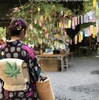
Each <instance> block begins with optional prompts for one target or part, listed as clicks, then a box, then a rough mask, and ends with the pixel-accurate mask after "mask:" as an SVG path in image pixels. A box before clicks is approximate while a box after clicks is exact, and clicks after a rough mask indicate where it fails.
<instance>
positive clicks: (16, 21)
mask: <svg viewBox="0 0 99 100" xmlns="http://www.w3.org/2000/svg"><path fill="white" fill-rule="evenodd" d="M22 29H24V30H25V31H26V29H27V22H26V21H25V20H24V19H21V18H13V19H12V20H11V22H10V25H9V27H8V31H7V32H8V34H9V35H10V36H19V34H20V31H21V30H22Z"/></svg>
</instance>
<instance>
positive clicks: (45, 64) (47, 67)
mask: <svg viewBox="0 0 99 100" xmlns="http://www.w3.org/2000/svg"><path fill="white" fill-rule="evenodd" d="M39 64H40V65H41V67H42V68H43V70H44V71H60V67H61V62H60V60H53V59H51V58H50V59H44V60H39Z"/></svg>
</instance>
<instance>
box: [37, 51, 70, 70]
mask: <svg viewBox="0 0 99 100" xmlns="http://www.w3.org/2000/svg"><path fill="white" fill-rule="evenodd" d="M68 55H69V53H67V54H41V55H37V57H38V59H39V60H42V59H43V60H47V59H51V60H52V61H53V60H60V62H61V66H60V67H61V71H64V68H65V67H66V68H67V69H68ZM46 63H47V62H46Z"/></svg>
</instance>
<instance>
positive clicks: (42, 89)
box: [36, 75, 55, 100]
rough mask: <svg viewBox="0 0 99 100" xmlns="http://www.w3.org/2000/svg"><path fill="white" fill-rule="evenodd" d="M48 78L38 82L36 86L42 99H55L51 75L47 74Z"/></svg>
mask: <svg viewBox="0 0 99 100" xmlns="http://www.w3.org/2000/svg"><path fill="white" fill-rule="evenodd" d="M45 77H46V79H45V80H43V81H40V80H38V81H37V82H36V88H37V92H38V96H39V99H40V100H55V96H54V92H53V89H52V86H51V82H50V79H49V77H47V76H46V75H45Z"/></svg>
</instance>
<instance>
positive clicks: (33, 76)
mask: <svg viewBox="0 0 99 100" xmlns="http://www.w3.org/2000/svg"><path fill="white" fill-rule="evenodd" d="M0 56H1V58H2V59H3V58H19V59H22V60H24V61H25V62H26V63H27V64H28V67H29V75H30V81H29V82H27V83H26V90H20V91H9V90H5V89H4V88H3V87H2V91H1V93H0V100H39V98H38V94H37V91H36V85H35V82H36V81H37V80H38V76H39V74H40V72H41V69H40V65H39V64H38V61H37V57H36V55H35V54H34V51H33V49H32V48H30V47H29V46H28V45H26V44H23V43H22V42H21V41H20V40H16V41H7V42H6V44H4V45H2V46H1V47H0ZM1 83H2V84H3V83H4V82H3V81H2V79H1Z"/></svg>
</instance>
